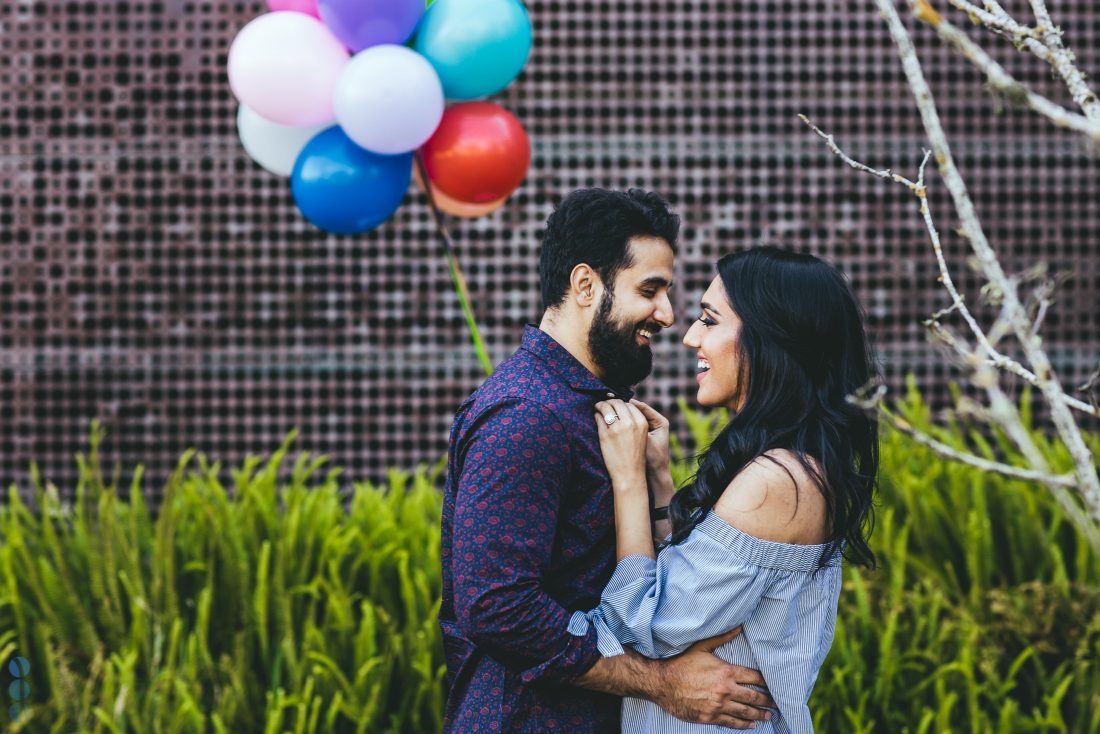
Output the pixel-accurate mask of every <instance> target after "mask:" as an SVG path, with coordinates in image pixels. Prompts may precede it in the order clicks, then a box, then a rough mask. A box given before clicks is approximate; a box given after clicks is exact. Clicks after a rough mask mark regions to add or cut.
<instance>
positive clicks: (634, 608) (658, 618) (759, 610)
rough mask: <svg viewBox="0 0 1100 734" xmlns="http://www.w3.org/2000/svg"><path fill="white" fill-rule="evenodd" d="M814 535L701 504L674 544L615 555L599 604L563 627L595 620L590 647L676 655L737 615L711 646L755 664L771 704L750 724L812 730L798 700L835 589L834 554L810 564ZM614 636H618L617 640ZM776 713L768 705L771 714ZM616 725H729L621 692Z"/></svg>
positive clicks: (814, 663) (819, 651) (818, 656)
mask: <svg viewBox="0 0 1100 734" xmlns="http://www.w3.org/2000/svg"><path fill="white" fill-rule="evenodd" d="M824 549H825V546H824V545H792V544H789V543H776V542H772V541H767V540H761V539H759V538H755V537H753V536H751V535H747V534H745V533H743V532H741V531H740V530H738V529H736V528H734V527H732V526H731V525H729V524H728V523H727V522H725V521H724V520H722V519H721V518H720V517H718V516H717V515H715V514H714V513H713V512H711V513H709V514H708V515H707V516H706V517H705V518H704V519H703V520H702V522H700V523H699V525H698V526H697V527H696V528H695V529H694V530H693V531H692V533H691V535H690V536H689V537H688V538H687V540H685V541H684V542H683V543H681V544H680V545H675V546H670V547H667V548H665V549H664V550H662V551H661V552H660V553H659V554H658V556H657V560H656V561H654V560H653V559H651V558H646V557H644V556H630V557H627V558H624V559H622V560H621V561H620V562H619V564H618V566H617V567H616V569H615V573H614V575H613V576H612V577H611V580H610V581H609V582H608V584H607V587H606V588H605V589H604V592H603V596H602V598H601V600H600V606H599V607H597V608H596V609H593V610H592V611H591V612H589V613H588V614H587V615H581V614H580V613H577V614H576V615H574V617H573V619H572V620H570V632H573V634H579V633H583V632H584V631H585V630H586V629H587V625H588V624H589V623H591V624H594V625H595V627H596V631H597V635H598V638H599V648H600V652H601V653H602V654H603V655H604V656H605V657H610V656H613V655H618V654H622V651H623V648H622V645H629V646H631V647H633V648H634V650H635V651H637V652H638V653H639V654H641V655H645V656H646V657H651V658H665V657H671V656H673V655H677V654H679V653H681V652H683V651H684V650H686V649H687V648H688V647H690V646H691V645H692V644H693V643H695V642H697V641H698V640H701V639H704V638H707V637H712V636H714V635H718V634H721V633H723V632H728V631H729V630H731V629H733V628H734V627H737V626H738V625H744V633H743V634H741V635H740V636H739V637H737V638H736V639H734V640H732V641H731V642H729V643H726V644H725V645H723V646H722V647H720V648H718V650H717V651H716V654H717V655H718V656H719V657H721V658H722V659H723V660H726V661H727V662H730V663H736V664H737V665H743V666H745V667H748V668H754V669H756V670H759V671H760V672H761V673H763V675H764V680H765V681H766V682H767V684H768V689H769V691H770V692H771V695H772V698H774V699H775V702H776V706H777V708H778V710H777V711H775V710H773V716H772V719H771V721H767V722H764V721H761V722H758V725H757V728H756V731H758V732H797V733H798V734H802V733H803V732H812V731H813V723H812V720H811V718H810V710H809V707H808V706H807V702H808V700H809V697H810V692H811V691H812V690H813V686H814V681H815V680H816V679H817V673H818V671H819V670H820V668H821V663H822V662H823V661H824V659H825V655H826V653H828V651H829V646H830V645H831V644H832V641H833V629H834V627H835V624H836V607H837V599H838V597H839V595H840V579H841V566H840V557H839V554H835V555H834V557H833V558H832V559H831V561H830V563H829V564H828V565H827V566H825V567H824V568H822V569H820V570H818V560H819V558H820V557H821V553H822V551H823V550H824ZM620 643H621V644H620ZM776 714H778V715H776ZM622 730H623V732H624V733H627V732H628V733H629V734H643V733H651V734H657V733H660V734H679V733H680V732H683V733H685V734H688V733H690V734H699V733H701V732H729V731H734V730H732V729H729V728H727V727H722V726H714V725H705V724H689V723H686V722H684V721H681V720H680V719H677V718H674V717H673V716H670V715H669V714H667V713H665V712H664V711H663V710H662V709H661V708H660V707H658V706H657V705H656V704H654V703H651V702H649V701H645V700H640V699H634V698H627V699H624V701H623V714H622Z"/></svg>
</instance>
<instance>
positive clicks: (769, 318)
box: [669, 246, 878, 566]
mask: <svg viewBox="0 0 1100 734" xmlns="http://www.w3.org/2000/svg"><path fill="white" fill-rule="evenodd" d="M718 275H719V277H720V278H721V279H722V285H723V286H724V287H725V291H726V296H727V298H728V299H729V303H730V305H731V306H732V307H733V310H734V312H736V314H737V316H738V317H739V318H740V319H741V334H740V338H739V339H738V342H737V349H738V350H739V352H740V353H739V355H738V357H739V358H740V364H741V369H742V374H741V377H740V384H741V394H742V396H743V397H744V402H743V405H742V406H741V407H740V409H738V410H737V411H736V412H735V413H734V415H733V417H732V418H731V420H730V422H729V424H728V425H726V427H725V428H723V429H722V431H721V432H720V433H719V434H718V436H717V438H715V440H714V442H713V443H712V444H711V445H710V446H709V447H708V448H707V449H706V450H705V451H704V452H703V454H702V455H701V456H700V459H699V468H698V472H697V473H696V475H695V477H694V478H693V479H692V480H691V482H690V483H689V484H688V485H686V486H685V487H684V488H683V489H681V490H680V491H679V492H677V493H676V495H675V496H674V498H673V500H672V503H671V505H670V507H669V518H670V520H671V522H672V529H673V533H672V543H679V542H681V541H683V540H684V539H685V538H687V536H688V534H689V533H690V532H691V531H692V529H693V528H694V527H695V526H696V525H697V524H698V523H699V522H700V520H702V518H703V516H704V515H706V513H707V512H709V511H710V510H711V508H712V507H714V504H715V502H717V501H718V498H719V497H720V496H721V495H722V492H724V491H725V489H726V487H728V486H729V484H730V482H731V481H732V480H733V478H734V477H735V476H736V475H737V473H738V472H740V471H741V470H742V469H743V468H744V467H745V466H746V465H748V464H749V463H750V462H751V461H753V460H754V459H757V458H758V457H760V456H762V455H763V454H764V453H765V452H767V451H770V450H772V449H787V450H790V451H791V452H793V454H794V455H795V456H796V457H797V458H798V461H799V463H800V464H801V465H802V467H803V468H804V469H805V470H806V472H807V473H808V474H809V476H810V477H811V478H812V479H813V481H814V483H815V484H816V485H817V487H818V489H819V490H820V491H821V493H822V495H823V496H824V498H825V506H826V520H827V525H826V527H827V528H828V541H827V542H828V547H826V549H825V551H824V553H823V555H822V558H821V561H820V564H821V565H824V564H825V563H826V562H827V561H828V560H829V559H830V558H832V556H833V555H834V553H835V552H836V551H837V550H838V549H841V548H843V554H844V557H845V558H847V559H848V560H849V561H851V562H853V563H857V564H861V565H868V566H874V565H875V555H874V553H873V552H872V551H871V548H870V546H869V545H868V538H869V537H870V532H871V528H872V525H873V520H874V516H873V507H872V502H873V498H874V492H875V476H876V474H877V471H878V425H877V421H875V420H874V419H873V418H870V417H868V416H867V415H866V414H865V413H864V412H863V411H862V410H860V409H859V408H858V407H856V406H855V405H852V404H851V403H849V402H848V401H847V400H846V397H847V396H848V395H850V394H852V393H853V392H855V391H856V390H858V389H859V388H860V387H863V386H864V385H865V384H866V383H867V382H868V381H869V380H871V379H872V378H873V377H875V376H876V375H877V369H876V366H875V360H874V357H873V354H872V351H871V348H870V344H869V342H868V340H867V338H866V335H865V333H864V327H863V311H862V309H861V308H860V305H859V303H858V302H857V301H856V299H855V296H853V295H852V292H851V290H850V289H849V288H848V284H847V282H846V281H845V279H844V277H843V276H842V275H841V274H840V273H839V272H838V271H837V270H836V268H834V267H833V266H832V265H830V264H828V263H826V262H825V261H823V260H821V259H819V258H817V257H814V256H813V255H808V254H802V253H797V252H791V251H788V250H784V249H780V248H778V247H772V246H767V247H755V248H752V249H749V250H746V251H744V252H738V253H734V254H731V255H726V256H725V257H723V258H722V259H721V260H719V261H718ZM710 356H711V357H712V359H713V358H714V356H713V355H710ZM731 356H732V355H731ZM765 458H770V457H765ZM811 459H812V460H813V461H810V460H811ZM814 462H816V466H815V463H814Z"/></svg>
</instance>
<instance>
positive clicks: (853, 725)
mask: <svg viewBox="0 0 1100 734" xmlns="http://www.w3.org/2000/svg"><path fill="white" fill-rule="evenodd" d="M682 409H683V410H684V415H685V416H686V418H687V422H688V426H689V429H690V433H691V434H692V446H693V447H701V446H704V445H706V444H707V443H708V442H709V441H710V440H711V438H712V437H713V435H714V433H715V432H716V431H717V429H718V428H719V427H720V426H721V425H722V422H723V421H724V418H723V417H722V416H721V415H720V414H701V413H695V412H692V411H690V410H688V409H687V408H686V406H684V407H683V408H682ZM898 410H899V411H900V413H901V414H902V415H903V416H904V417H905V418H906V420H909V421H910V422H911V423H913V424H914V425H916V426H918V427H922V428H928V429H929V430H931V427H930V419H929V415H928V409H927V407H926V406H924V405H923V404H922V403H921V401H920V399H919V396H918V395H917V394H916V392H915V390H913V391H911V393H910V394H909V396H908V397H907V398H906V400H905V401H904V402H903V403H902V404H901V405H900V406H898ZM1036 435H1037V436H1038V433H1037V434H1036ZM938 437H939V438H940V439H941V440H944V441H947V442H949V443H952V444H953V445H957V446H967V447H969V448H970V449H972V450H979V451H985V452H988V453H990V454H991V455H993V454H996V455H999V456H1001V457H1002V458H1006V459H1008V460H1012V459H1013V458H1014V456H1015V455H1014V453H1013V450H1012V447H1011V446H1010V445H1009V444H1008V443H1007V441H1004V440H1003V437H1000V436H997V435H996V434H988V433H986V432H983V431H981V430H978V429H976V428H975V427H972V426H967V425H962V424H956V425H954V426H953V427H952V428H951V430H947V431H941V432H940V433H939V434H938ZM101 438H102V434H101V432H100V431H99V430H98V429H97V428H93V431H92V436H91V443H90V449H89V453H88V457H87V459H81V460H80V461H81V466H80V469H81V471H80V475H81V479H80V482H79V484H78V486H77V488H76V500H75V502H74V503H73V505H72V506H71V507H64V506H62V503H61V502H60V500H59V498H58V492H57V490H56V488H54V487H52V486H51V485H49V484H45V485H44V484H43V482H41V481H40V480H39V478H38V476H37V473H36V472H35V473H34V482H33V483H34V493H33V494H34V509H33V510H32V509H31V508H30V507H28V506H27V505H26V504H24V503H23V502H22V501H21V499H20V496H19V493H17V492H16V491H15V488H14V487H13V488H12V489H11V490H10V492H9V499H8V502H7V504H6V506H0V662H6V661H7V659H8V658H10V657H11V656H12V655H14V654H20V655H22V656H24V657H26V658H27V659H28V660H30V661H31V664H32V671H31V679H30V680H31V684H32V687H31V689H32V704H33V705H32V707H31V708H30V709H29V710H28V712H27V714H25V715H24V716H23V717H22V718H21V719H20V720H19V721H18V722H17V723H16V724H15V725H14V726H13V727H12V729H11V730H12V731H18V732H56V733H58V734H61V733H62V732H64V733H65V734H68V733H70V732H118V733H122V732H135V733H142V734H144V733H145V732H180V733H185V732H186V733H189V732H217V733H221V732H233V733H234V734H236V733H237V732H264V733H265V734H267V733H270V734H277V733H282V732H294V733H299V732H341V733H342V732H370V733H371V734H375V733H386V732H393V733H395V734H396V733H399V732H416V733H418V734H419V733H420V732H433V731H439V730H440V728H441V717H442V701H443V681H442V676H443V667H442V652H441V642H440V636H439V630H438V626H437V624H436V616H437V614H438V609H439V598H440V593H441V589H440V586H441V582H440V573H439V513H440V495H439V492H438V486H439V479H440V477H439V470H440V467H438V466H437V467H436V468H435V469H434V470H432V471H428V470H425V469H421V470H419V471H417V472H416V473H415V474H413V475H408V474H404V473H400V472H393V473H391V475H390V477H389V481H388V483H387V486H385V487H376V486H371V485H369V484H356V485H354V486H353V491H352V492H351V494H350V497H349V496H347V495H345V493H344V492H342V490H341V482H340V471H339V470H338V469H331V470H328V471H323V470H324V460H323V459H320V458H310V457H309V455H308V454H307V455H301V456H298V457H297V458H296V459H294V460H293V465H292V466H291V467H288V468H289V476H290V479H289V481H286V482H280V481H279V479H278V477H280V476H282V475H284V474H285V473H286V472H285V471H282V472H281V471H280V469H281V467H283V466H284V465H285V464H288V463H289V462H290V461H291V459H290V457H289V449H290V446H291V444H292V441H293V439H294V434H291V436H290V437H288V439H287V441H286V442H285V443H284V444H283V446H282V447H280V449H279V450H278V451H276V452H275V453H274V454H273V455H272V456H271V457H270V458H269V459H267V460H266V461H264V460H261V459H258V458H250V459H248V460H247V461H246V462H245V464H244V466H242V467H240V468H239V469H236V470H233V471H230V472H229V482H228V484H227V485H225V484H223V483H222V482H223V475H224V474H225V472H223V471H222V469H221V467H220V465H218V464H213V465H210V464H208V462H207V460H206V459H205V458H204V457H202V456H201V455H198V456H196V455H194V454H193V453H191V452H188V453H187V454H185V455H184V457H183V458H182V459H181V461H180V464H179V467H178V469H177V471H176V473H175V474H174V476H173V477H172V479H171V481H170V482H169V483H168V486H167V489H166V494H165V497H164V500H163V502H162V505H161V508H160V511H159V514H158V515H157V517H156V518H155V519H154V518H153V517H151V515H150V513H149V511H148V510H147V508H146V505H145V502H144V500H143V498H142V493H141V471H140V468H139V470H138V471H137V473H136V474H135V476H134V478H133V481H132V482H131V483H130V485H129V487H128V491H126V492H125V493H124V495H123V496H120V492H119V490H118V487H117V478H116V479H113V480H111V481H110V482H108V481H106V480H105V479H104V475H103V472H102V469H101V467H100V465H99V453H98V446H99V442H100V440H101ZM1090 441H1091V445H1092V447H1093V449H1094V450H1095V451H1097V452H1098V453H1100V439H1098V437H1096V436H1092V437H1091V438H1090ZM1041 445H1042V446H1043V449H1044V451H1045V452H1046V453H1047V455H1048V459H1049V460H1050V461H1051V463H1052V465H1053V466H1055V467H1056V468H1066V467H1068V463H1067V462H1068V461H1069V459H1068V456H1065V455H1064V453H1063V452H1061V451H1060V450H1059V449H1058V448H1057V447H1056V446H1053V445H1049V444H1047V443H1041ZM677 448H678V450H679V455H680V460H679V461H677V462H676V465H675V467H674V473H675V476H676V478H677V479H678V480H680V481H683V480H684V479H686V478H687V477H688V476H690V474H691V472H692V470H693V465H692V460H691V457H690V454H689V452H688V451H686V450H680V449H679V447H677ZM881 477H882V487H881V498H880V502H879V507H878V513H877V514H878V522H877V526H876V529H875V533H874V535H873V539H872V543H873V547H874V548H875V551H876V553H877V554H878V556H879V560H880V567H879V569H878V570H876V571H870V572H869V571H864V570H860V569H854V568H848V569H846V571H845V585H844V590H843V592H842V595H841V604H840V610H839V614H838V623H837V631H836V637H835V640H834V643H833V648H832V650H831V652H830V654H829V657H828V659H827V660H826V662H825V666H824V667H823V669H822V672H821V675H820V677H819V680H818V683H817V686H816V688H815V690H814V694H813V697H812V698H811V701H810V705H811V709H812V710H813V712H814V717H815V722H816V725H817V728H818V731H821V732H890V733H894V732H898V733H900V734H904V733H905V732H941V733H942V732H998V733H1002V732H1003V733H1005V734H1010V733H1015V732H1082V733H1084V734H1100V559H1098V558H1097V557H1096V554H1095V553H1094V552H1093V551H1092V550H1091V547H1090V545H1089V544H1088V543H1087V542H1086V541H1085V539H1084V536H1083V535H1082V534H1081V533H1080V532H1078V530H1077V529H1076V528H1075V527H1074V525H1073V524H1072V523H1071V522H1070V521H1069V520H1068V519H1067V518H1066V516H1065V514H1064V512H1063V510H1062V509H1061V508H1060V507H1059V505H1058V503H1056V502H1055V501H1053V500H1052V499H1051V497H1050V496H1049V494H1048V493H1047V492H1046V490H1044V489H1042V488H1039V487H1035V486H1031V485H1028V484H1025V483H1022V482H1018V481H1010V480H1005V479H1002V478H1000V477H995V476H990V475H987V474H983V473H981V472H979V471H977V470H974V469H971V468H969V467H965V466H961V465H957V464H951V463H945V462H943V461H942V460H940V459H938V458H937V457H935V456H934V455H932V454H931V453H930V452H928V451H927V450H926V449H924V448H922V447H921V446H919V445H916V444H914V443H913V442H912V441H910V440H909V439H907V438H905V437H904V436H900V435H896V434H887V435H885V436H883V440H882V470H881ZM5 713H6V712H4V711H0V716H3V715H4V714H5Z"/></svg>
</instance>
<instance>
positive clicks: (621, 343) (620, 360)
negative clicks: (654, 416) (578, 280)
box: [588, 290, 661, 388]
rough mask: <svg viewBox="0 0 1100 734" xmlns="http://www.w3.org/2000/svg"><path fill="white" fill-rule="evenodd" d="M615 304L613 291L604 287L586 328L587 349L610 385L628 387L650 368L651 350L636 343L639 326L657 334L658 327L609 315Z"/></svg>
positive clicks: (643, 377) (645, 374) (638, 380)
mask: <svg viewBox="0 0 1100 734" xmlns="http://www.w3.org/2000/svg"><path fill="white" fill-rule="evenodd" d="M614 305H615V297H614V294H613V293H612V292H611V291H610V290H608V291H605V292H604V294H603V296H602V297H601V298H600V305H599V308H598V310H597V311H596V317H595V319H594V320H593V321H592V328H591V329H590V330H589V332H588V351H589V352H590V353H591V354H592V359H593V361H595V363H596V365H597V366H599V368H600V369H601V370H602V371H603V373H604V381H605V382H607V383H608V385H609V386H610V387H617V388H627V387H632V386H634V385H637V384H638V383H639V382H641V381H642V380H644V379H645V378H646V377H648V376H649V373H650V371H651V370H652V369H653V350H652V349H650V348H649V345H648V344H639V343H638V329H639V328H649V329H650V330H651V333H653V334H656V332H657V331H658V330H659V329H660V328H661V327H660V325H658V324H652V323H641V324H628V323H624V322H619V321H615V320H613V319H612V318H611V310H612V306H614Z"/></svg>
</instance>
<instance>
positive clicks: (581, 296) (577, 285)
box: [569, 263, 603, 308]
mask: <svg viewBox="0 0 1100 734" xmlns="http://www.w3.org/2000/svg"><path fill="white" fill-rule="evenodd" d="M602 293H603V281H602V280H600V276H599V274H598V273H597V272H596V271H595V270H593V269H592V267H591V266H590V265H587V264H585V263H580V264H578V265H577V266H576V267H574V268H573V272H572V273H570V274H569V296H570V298H572V299H573V302H574V303H576V304H577V305H578V306H580V307H581V308H587V307H589V306H594V305H596V304H597V303H599V299H600V295H601V294H602Z"/></svg>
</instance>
